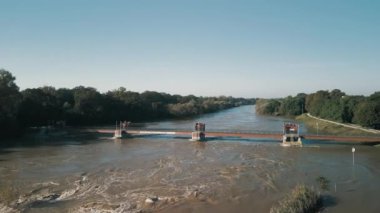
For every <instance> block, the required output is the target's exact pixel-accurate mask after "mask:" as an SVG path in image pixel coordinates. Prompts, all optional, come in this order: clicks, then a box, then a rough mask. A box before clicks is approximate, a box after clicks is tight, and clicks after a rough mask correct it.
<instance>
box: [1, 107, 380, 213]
mask: <svg viewBox="0 0 380 213" xmlns="http://www.w3.org/2000/svg"><path fill="white" fill-rule="evenodd" d="M240 113H242V114H244V116H242V115H239V114H240ZM223 117H229V119H228V120H225V119H223ZM252 117H253V118H252ZM235 118H241V119H242V122H243V123H242V124H239V121H238V120H233V119H235ZM266 119H267V120H266ZM198 120H200V121H205V122H209V123H212V121H213V122H214V124H218V125H219V126H221V127H220V128H222V129H226V128H232V127H233V128H235V127H241V128H247V129H244V130H250V129H249V127H247V125H245V124H250V125H251V124H252V127H254V128H256V127H261V128H262V129H261V130H262V131H272V130H271V129H265V128H263V127H267V128H273V127H275V126H279V127H281V125H282V122H283V120H282V119H281V118H277V117H264V116H256V115H255V113H254V109H253V107H252V106H244V107H239V108H235V109H231V110H227V111H223V112H218V113H215V114H211V115H205V116H201V117H199V118H196V119H194V120H193V121H191V120H187V121H173V122H170V121H165V122H162V126H159V125H160V122H158V123H157V122H156V123H150V124H148V125H155V126H156V127H165V128H169V127H175V126H176V125H175V123H176V122H178V123H179V124H178V126H181V125H182V127H184V126H185V125H187V124H188V125H190V126H191V127H192V126H193V123H192V122H195V121H198ZM230 121H231V122H233V123H235V124H231V122H230ZM259 122H261V123H262V126H260V123H259ZM226 123H229V124H228V125H230V126H225V124H226ZM191 127H189V128H191ZM24 140H27V141H24V143H25V142H29V141H28V140H30V142H31V143H30V144H32V145H30V146H25V145H24V146H13V147H7V148H2V149H0V181H1V182H0V212H42V213H44V212H269V210H270V208H271V207H272V206H273V205H275V204H276V202H278V200H280V199H281V198H283V197H284V196H285V195H286V194H287V193H289V191H290V190H291V189H292V188H293V187H294V186H295V185H297V184H301V183H303V184H306V185H308V186H314V188H315V189H316V190H319V191H320V192H321V194H322V195H323V197H324V203H325V209H324V212H379V209H380V202H378V197H379V195H380V167H379V165H380V148H376V147H371V146H358V145H356V146H355V148H356V152H355V156H354V162H353V155H352V152H351V148H352V145H350V144H328V143H326V142H325V143H323V144H319V143H317V142H315V141H307V144H306V146H305V147H303V148H295V147H291V148H285V147H281V146H280V145H279V142H278V141H271V140H264V141H262V140H238V139H228V138H220V139H213V140H211V141H207V142H205V143H198V142H190V141H188V140H187V139H186V138H176V137H172V136H146V137H135V138H127V139H121V140H112V139H109V138H108V137H101V138H92V137H83V136H78V137H76V136H71V137H70V136H65V137H64V136H61V137H43V138H30V139H24ZM17 142H18V143H20V141H17ZM319 176H323V177H326V178H327V179H328V180H329V181H330V184H329V185H330V187H329V189H328V190H322V189H320V187H319V185H318V183H317V182H316V178H317V177H319ZM149 198H151V200H153V203H149V202H148V203H147V202H146V200H147V199H148V200H149Z"/></svg>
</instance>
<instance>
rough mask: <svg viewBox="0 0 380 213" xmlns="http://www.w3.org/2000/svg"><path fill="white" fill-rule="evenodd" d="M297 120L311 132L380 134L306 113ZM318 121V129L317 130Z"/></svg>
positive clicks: (347, 134)
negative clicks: (319, 118) (309, 115)
mask: <svg viewBox="0 0 380 213" xmlns="http://www.w3.org/2000/svg"><path fill="white" fill-rule="evenodd" d="M296 120H298V121H302V122H303V123H304V124H305V125H306V126H307V127H308V129H309V132H310V133H313V134H317V133H318V132H319V134H321V135H323V134H327V135H338V136H378V135H379V134H374V133H369V132H365V131H362V130H358V129H352V128H349V127H344V126H341V125H337V124H333V123H329V122H325V121H321V120H317V119H314V118H311V117H308V116H307V115H306V114H302V115H299V116H297V117H296ZM317 123H318V130H317Z"/></svg>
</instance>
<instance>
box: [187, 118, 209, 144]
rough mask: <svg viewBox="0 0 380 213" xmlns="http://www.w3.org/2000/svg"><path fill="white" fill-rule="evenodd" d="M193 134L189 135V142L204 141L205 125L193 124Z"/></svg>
mask: <svg viewBox="0 0 380 213" xmlns="http://www.w3.org/2000/svg"><path fill="white" fill-rule="evenodd" d="M194 130H195V131H194V132H192V133H191V139H190V140H191V141H205V140H206V133H205V132H206V124H204V123H199V122H197V123H195V127H194Z"/></svg>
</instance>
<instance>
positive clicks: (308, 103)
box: [256, 89, 380, 129]
mask: <svg viewBox="0 0 380 213" xmlns="http://www.w3.org/2000/svg"><path fill="white" fill-rule="evenodd" d="M256 112H257V113H259V114H268V115H283V116H297V115H300V114H302V113H306V112H309V113H310V114H312V115H314V116H318V117H320V118H325V119H329V120H334V121H338V122H343V123H354V124H359V125H361V126H366V127H371V128H376V129H379V128H380V92H375V93H374V94H372V95H370V96H368V97H365V96H349V95H346V94H345V93H344V92H342V91H340V90H338V89H334V90H332V91H325V90H320V91H318V92H316V93H312V94H304V93H300V94H298V95H296V96H294V97H292V96H288V97H286V98H282V99H259V100H258V101H257V103H256Z"/></svg>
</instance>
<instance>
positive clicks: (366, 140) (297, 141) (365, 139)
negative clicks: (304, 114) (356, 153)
mask: <svg viewBox="0 0 380 213" xmlns="http://www.w3.org/2000/svg"><path fill="white" fill-rule="evenodd" d="M124 124H125V125H123V122H120V124H119V122H117V123H116V130H112V129H86V131H88V132H97V133H100V134H113V135H114V136H118V137H117V138H123V137H124V136H127V135H128V136H133V135H173V136H181V137H182V136H184V137H191V139H193V140H194V141H204V140H205V139H206V134H205V130H206V125H205V124H203V125H199V124H198V126H197V125H195V126H196V127H195V131H188V130H178V129H150V128H143V127H141V126H139V127H131V125H129V124H130V122H126V123H125V122H124ZM127 127H128V132H127V129H126V128H127ZM291 129H292V128H291V127H289V129H288V130H286V129H285V128H284V129H283V132H280V131H277V132H260V131H253V130H252V131H245V132H242V131H233V130H231V129H228V130H217V131H211V132H207V136H208V137H232V138H255V139H270V140H276V141H279V142H281V144H284V145H286V144H287V143H293V144H294V145H302V140H314V141H315V140H321V141H335V142H343V143H347V142H348V143H362V144H374V145H376V144H380V135H374V136H338V135H321V134H318V135H314V134H303V135H300V132H299V126H298V125H297V130H296V131H295V129H294V130H291ZM119 136H120V137H119ZM285 137H286V139H285Z"/></svg>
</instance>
